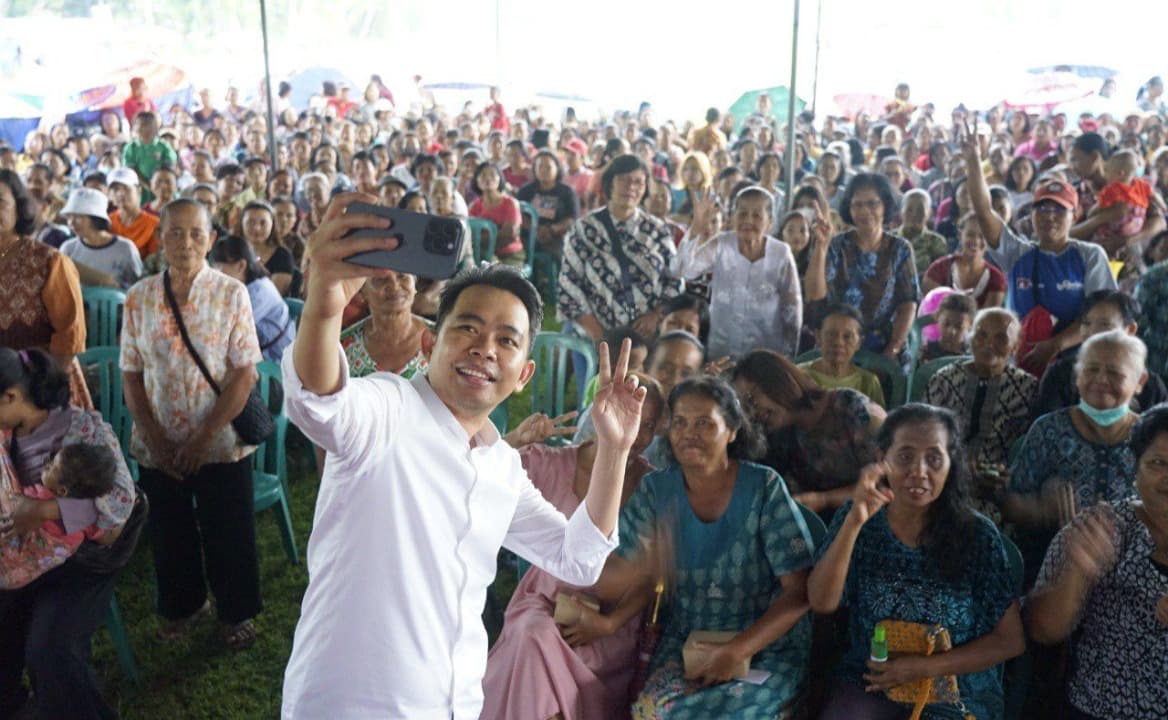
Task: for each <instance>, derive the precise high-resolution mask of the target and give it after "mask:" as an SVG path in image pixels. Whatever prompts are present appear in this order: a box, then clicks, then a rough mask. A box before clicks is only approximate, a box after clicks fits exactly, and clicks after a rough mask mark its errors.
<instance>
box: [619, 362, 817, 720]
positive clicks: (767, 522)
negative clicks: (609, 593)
mask: <svg viewBox="0 0 1168 720" xmlns="http://www.w3.org/2000/svg"><path fill="white" fill-rule="evenodd" d="M669 415H670V426H669V445H670V447H671V449H672V452H673V456H674V458H675V460H676V463H675V464H674V465H673V466H672V467H671V468H670V469H668V470H665V471H662V472H657V473H653V474H651V475H649V476H648V477H646V478H645V479H644V480H642V481H641V485H640V487H638V488H637V491H636V493H634V495H633V498H632V499H631V500H630V501H629V504H628V506H627V507H626V508H625V509H624V511H623V512H622V514H621V519H620V525H621V528H622V532H621V545H620V547H619V548H618V549H617V551H616V553H615V555H614V557H613V558H610V560H609V565H608V566H606V568H605V573H604V575H603V576H602V577H601V585H602V586H612V587H613V588H616V589H617V592H623V590H624V588H627V587H628V585H627V584H624V583H620V582H614V578H615V577H620V576H625V577H627V576H628V575H630V574H631V575H633V577H635V578H636V579H637V580H638V581H640V582H641V583H644V584H647V585H648V586H649V587H652V585H653V583H654V581H656V580H657V577H655V576H656V574H657V573H656V572H655V571H647V568H649V567H652V566H653V565H654V563H652V562H649V563H643V562H640V561H639V560H640V557H638V556H639V555H640V553H639V552H638V550H639V545H640V542H641V541H640V538H652V537H658V538H659V537H661V536H662V535H667V536H670V537H671V538H672V541H673V542H672V545H673V547H672V548H671V549H664V548H661V547H660V546H657V547H656V548H654V549H655V550H656V554H657V555H658V557H662V559H664V560H665V562H666V564H668V565H672V566H674V567H673V568H672V572H671V580H672V585H673V588H674V591H673V593H672V594H671V596H670V597H669V598H668V600H667V602H668V609H667V611H666V613H665V616H666V617H667V620H666V621H665V626H664V628H663V630H662V633H661V640H660V643H659V645H658V646H657V648H656V651H655V652H654V653H653V657H652V660H651V662H650V664H649V669H648V680H647V682H646V684H645V687H644V689H643V690H642V691H641V693H640V695H639V696H638V697H637V699H636V701H635V702H634V704H633V717H634V718H715V717H719V718H720V717H735V718H774V717H776V716H778V715H779V714H780V713H782V712H784V710H785V709H786V708H787V707H788V706H789V705H790V703H791V702H792V701H793V700H794V699H795V698H796V696H797V695H798V692H799V690H800V689H801V688H802V687H803V685H804V682H805V680H806V676H807V664H808V660H809V657H810V645H811V624H810V622H809V621H808V619H807V618H806V617H805V616H806V612H807V598H806V588H805V582H806V577H807V569H808V568H809V567H810V565H811V553H812V546H811V536H810V534H809V533H808V531H807V527H806V525H805V523H804V522H803V519H802V515H801V514H800V511H799V507H798V506H797V505H796V504H795V502H794V501H793V500H792V499H791V496H790V495H789V494H788V493H787V486H786V484H785V483H784V482H783V480H782V478H780V477H779V476H778V475H777V474H775V473H774V471H772V470H769V469H767V468H765V467H762V466H760V465H755V464H753V463H751V462H748V459H749V458H751V457H755V456H756V455H757V454H759V453H760V452H761V451H762V449H763V448H762V445H763V442H762V438H761V437H760V436H759V434H758V431H757V430H755V428H754V425H753V423H752V421H751V420H750V418H749V417H748V416H747V415H746V413H745V410H744V408H743V407H742V404H741V403H740V402H739V400H738V397H737V396H736V395H735V393H734V390H733V389H732V388H731V387H730V386H729V385H728V384H727V383H726V382H725V381H723V380H719V379H716V378H712V377H700V378H692V379H689V380H685V381H683V382H682V383H680V384H679V385H677V387H675V388H674V389H673V392H671V393H670V395H669ZM652 545H657V543H652ZM649 554H650V555H652V554H654V553H649ZM629 570H633V571H634V572H633V573H629V572H628V571H629ZM642 586H643V585H642ZM601 594H602V595H603V594H604V593H603V592H602V593H601ZM613 594H614V595H616V594H617V593H613ZM698 630H703V631H727V632H730V633H733V637H732V639H731V640H730V641H729V642H727V643H726V644H723V645H719V646H716V647H714V648H711V650H710V652H709V653H708V654H707V655H706V657H705V659H704V661H703V662H701V663H700V664H699V665H697V666H696V667H691V668H687V669H683V664H682V652H681V650H682V645H683V644H685V642H686V638H688V637H689V635H690V633H692V632H694V631H698ZM744 660H749V661H750V665H751V667H752V668H754V669H756V670H762V671H764V672H766V673H768V675H767V677H766V678H765V679H764V680H762V682H761V683H760V684H757V685H756V684H747V683H729V681H730V680H733V679H734V677H735V672H736V668H737V667H738V665H739V664H740V663H742V662H743V661H744ZM687 672H688V674H689V675H690V677H691V678H692V679H691V680H687V679H686V677H685V675H686V674H687ZM695 681H696V685H695Z"/></svg>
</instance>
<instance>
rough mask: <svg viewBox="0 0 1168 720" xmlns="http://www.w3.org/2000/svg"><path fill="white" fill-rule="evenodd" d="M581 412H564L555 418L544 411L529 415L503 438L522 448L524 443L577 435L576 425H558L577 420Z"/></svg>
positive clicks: (510, 443)
mask: <svg viewBox="0 0 1168 720" xmlns="http://www.w3.org/2000/svg"><path fill="white" fill-rule="evenodd" d="M579 414H580V413H579V412H577V411H575V410H573V411H572V412H570V413H564V414H563V415H560V416H559V417H554V418H549V417H548V416H547V415H544V414H543V413H535V414H534V415H528V416H527V418H526V419H525V420H524V421H523V422H521V423H519V426H518V427H516V428H515V429H514V430H512V431H511V432H509V433H507V434H506V435H504V436H503V440H505V441H506V442H507V444H508V445H510V446H511V447H513V448H521V447H523V446H524V445H531V444H532V443H539V442H543V441H544V440H547V439H548V438H550V437H554V436H560V435H575V434H576V427H575V426H574V425H569V426H567V427H557V426H558V425H559V424H560V423H565V422H570V421H572V420H575V419H576V416H577V415H579Z"/></svg>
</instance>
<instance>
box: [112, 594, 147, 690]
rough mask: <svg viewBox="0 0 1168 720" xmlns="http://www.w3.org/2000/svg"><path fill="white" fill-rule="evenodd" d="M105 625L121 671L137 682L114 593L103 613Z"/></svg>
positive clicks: (136, 667) (133, 663) (132, 654)
mask: <svg viewBox="0 0 1168 720" xmlns="http://www.w3.org/2000/svg"><path fill="white" fill-rule="evenodd" d="M105 626H106V629H107V630H109V634H110V644H111V645H113V646H114V654H116V655H117V656H118V665H120V666H121V668H122V672H123V673H125V674H126V677H127V678H128V679H129V680H130V682H131V683H132V684H134V685H137V684H138V681H139V675H138V663H137V662H136V661H135V660H134V649H133V648H132V647H130V636H129V634H127V633H126V624H125V623H124V622H122V609H121V607H119V606H118V598H117V596H116V595H111V596H110V604H109V608H108V609H107V610H106V614H105Z"/></svg>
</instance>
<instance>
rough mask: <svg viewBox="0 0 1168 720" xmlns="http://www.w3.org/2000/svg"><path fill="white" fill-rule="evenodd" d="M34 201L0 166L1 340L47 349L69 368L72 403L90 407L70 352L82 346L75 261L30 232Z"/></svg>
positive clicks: (8, 344)
mask: <svg viewBox="0 0 1168 720" xmlns="http://www.w3.org/2000/svg"><path fill="white" fill-rule="evenodd" d="M36 214H37V205H36V201H35V200H33V199H32V198H31V197H30V196H29V194H28V192H27V190H26V189H25V186H24V183H23V182H22V181H21V179H20V176H19V175H17V174H16V173H15V172H13V171H11V170H0V275H2V276H3V277H4V278H5V287H4V300H3V302H0V345H3V346H5V347H9V348H12V349H13V350H26V349H29V348H40V349H42V350H47V351H48V352H49V353H51V354H52V355H53V357H54V358H56V360H57V362H58V363H60V364H61V366H62V367H65V368H68V369H69V376H70V380H71V386H72V388H73V403H74V404H75V405H79V406H81V407H92V401H91V400H90V398H89V391H88V390H87V389H86V387H85V379H84V377H83V376H82V374H81V367H80V365H77V364H76V363H75V362H74V356H75V355H76V354H77V353H79V352H81V351H82V350H84V349H85V306H84V305H83V304H82V301H81V282H80V279H79V277H78V274H77V267H76V266H75V265H74V264H73V261H72V260H70V259H69V258H68V257H66V256H65V255H62V254H61V253H60V252H58V251H57V250H55V249H53V248H52V247H50V246H49V245H46V244H44V243H40V242H37V241H35V240H34V239H33V238H32V237H31V236H30V233H32V231H33V229H34V228H35V227H36Z"/></svg>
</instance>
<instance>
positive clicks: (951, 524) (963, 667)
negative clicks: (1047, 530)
mask: <svg viewBox="0 0 1168 720" xmlns="http://www.w3.org/2000/svg"><path fill="white" fill-rule="evenodd" d="M877 443H878V445H879V448H880V451H881V460H880V461H879V462H877V463H874V464H872V465H869V466H867V467H866V468H864V470H863V471H862V472H861V474H860V482H859V483H858V484H857V486H856V495H855V499H854V500H853V501H852V502H850V503H848V504H846V505H844V506H843V507H841V508H840V509H839V510H838V511H837V512H836V514H835V519H834V520H833V522H832V524H831V527H830V528H829V529H828V531H827V537H826V538H824V542H823V544H822V546H821V547H820V549H819V552H818V557H817V562H816V566H815V569H814V570H812V572H811V576H810V579H809V580H808V597H809V599H810V603H811V608H812V609H813V610H814V611H815V612H818V613H832V612H835V611H836V610H837V609H838V608H840V607H846V608H847V609H848V611H849V614H848V630H847V638H848V649H847V651H846V652H845V654H844V656H843V659H842V661H841V662H840V664H839V666H838V668H837V671H836V683H835V687H834V689H833V691H832V692H831V695H830V698H829V700H828V703H827V708H826V709H825V710H824V713H823V715H822V716H821V718H822V720H877V719H878V720H885V719H888V720H900V719H901V718H907V717H908V715H909V713H908V710H909V708H908V706H906V705H901V704H898V703H895V702H893V701H891V700H889V699H887V698H886V697H885V695H884V693H883V691H884V690H886V689H888V688H891V687H895V686H897V685H901V684H903V683H906V682H909V681H913V680H920V679H924V678H932V677H939V676H946V675H955V676H957V686H958V691H959V693H960V704H957V703H952V704H940V703H934V704H931V705H929V706H927V708H926V709H925V713H924V717H925V718H927V719H929V720H941V719H944V720H950V719H953V720H958V719H960V718H964V717H966V714H965V712H968V713H969V714H971V715H972V716H973V717H976V718H978V720H991V719H993V718H999V719H1000V718H1001V717H1002V714H1003V711H1004V704H1003V695H1002V683H1001V675H1000V672H999V671H998V666H999V665H1000V664H1001V663H1003V662H1005V661H1006V660H1009V659H1010V658H1012V657H1014V656H1016V655H1020V654H1021V653H1022V651H1023V650H1025V648H1026V641H1025V637H1024V635H1023V630H1022V619H1021V616H1020V614H1019V611H1018V602H1017V598H1016V597H1015V591H1014V588H1013V587H1012V583H1011V576H1010V568H1009V563H1008V561H1007V556H1006V550H1005V547H1004V545H1003V542H1002V538H1001V536H1000V535H999V534H998V530H997V528H996V527H994V524H993V523H992V522H990V521H989V520H988V519H987V518H986V517H984V516H982V515H978V514H977V513H975V512H974V511H973V510H972V509H971V507H970V505H969V498H968V491H967V490H966V489H965V487H964V483H965V479H964V477H963V474H964V473H965V471H966V470H965V462H964V458H963V455H964V453H963V452H962V448H961V435H960V431H959V429H958V425H957V420H956V418H955V417H954V416H953V414H952V413H951V412H950V411H948V410H944V409H941V408H936V407H932V406H930V405H921V404H910V405H905V406H902V407H899V408H897V409H895V410H893V411H892V412H891V413H889V414H888V418H887V419H886V420H885V421H884V425H883V426H881V428H880V435H879V437H878V438H877ZM884 620H899V621H904V622H909V623H921V624H924V625H938V624H939V625H941V626H942V627H944V628H945V629H946V630H948V632H949V636H950V639H951V640H952V642H953V649H952V650H950V651H948V652H945V653H939V654H936V655H929V656H926V655H916V654H903V655H899V656H894V657H891V658H890V659H889V660H887V661H885V662H883V663H873V662H869V649H870V645H869V641H870V640H871V638H872V634H873V630H874V629H875V627H876V624H877V623H879V622H881V621H884ZM889 649H890V650H893V649H894V648H889ZM962 705H963V706H964V707H962Z"/></svg>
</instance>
